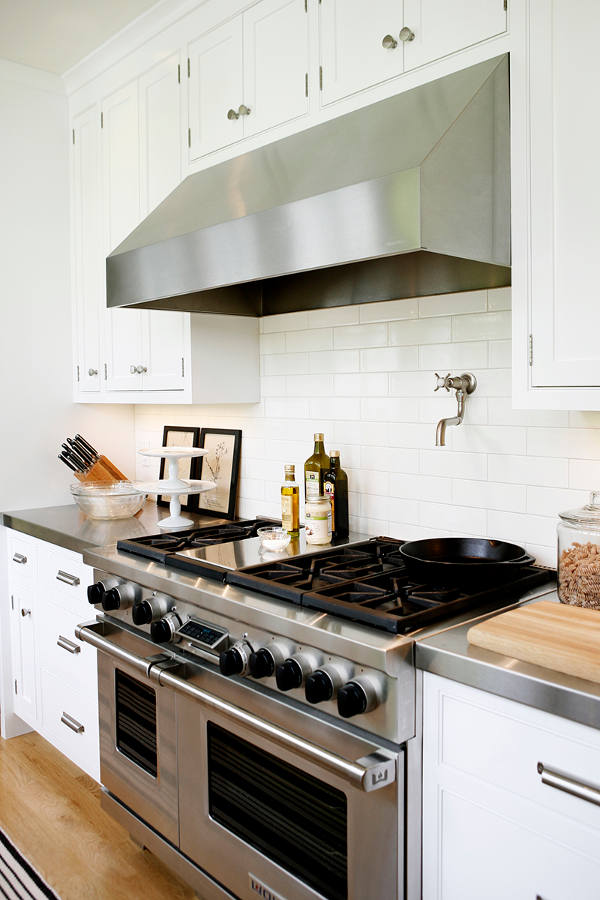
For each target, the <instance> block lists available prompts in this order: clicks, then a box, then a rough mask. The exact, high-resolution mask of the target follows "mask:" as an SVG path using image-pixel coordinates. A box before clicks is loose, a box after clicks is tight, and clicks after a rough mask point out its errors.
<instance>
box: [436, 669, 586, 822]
mask: <svg viewBox="0 0 600 900" xmlns="http://www.w3.org/2000/svg"><path fill="white" fill-rule="evenodd" d="M426 683H427V685H428V687H427V690H429V689H430V688H433V689H434V690H437V691H438V697H437V702H436V703H434V704H432V707H430V708H435V709H436V710H437V716H438V717H439V718H438V723H437V725H438V727H439V735H440V740H439V743H438V749H437V754H438V759H437V767H438V772H439V777H440V778H444V777H445V775H444V773H447V774H448V775H451V774H452V773H462V774H465V775H467V776H470V777H471V778H475V779H477V780H478V781H479V782H480V783H483V784H488V785H490V786H492V787H495V788H500V789H502V790H504V791H508V792H510V793H511V794H512V795H513V796H517V797H521V798H523V799H524V800H527V801H530V802H533V803H535V804H537V805H538V806H540V807H544V808H546V809H547V810H548V811H552V812H555V813H558V814H559V815H560V816H566V817H569V818H570V819H573V820H576V821H578V822H581V823H582V824H584V825H587V826H589V827H592V828H594V829H598V830H600V805H596V803H595V802H593V798H594V794H593V789H594V788H595V789H597V790H598V791H600V766H599V763H600V732H599V731H596V730H595V729H593V728H588V727H586V726H584V725H579V724H577V723H575V722H569V721H567V720H565V719H561V718H559V717H558V716H554V715H551V714H549V713H546V712H543V711H541V710H537V709H532V708H530V707H527V706H524V705H522V704H520V703H515V702H514V701H511V700H505V699H504V698H501V697H496V696H494V695H492V694H487V693H485V692H483V691H479V690H476V689H475V688H470V687H466V686H464V685H460V684H456V683H455V682H448V681H446V680H445V679H437V678H435V677H433V678H432V679H431V680H430V677H429V676H428V678H427V682H426ZM540 766H543V768H544V769H545V770H550V773H552V772H555V773H559V774H562V775H563V776H567V777H568V778H570V779H572V780H574V782H576V785H575V786H576V787H577V785H582V786H583V788H584V792H585V787H586V786H588V787H590V788H592V793H591V794H590V795H588V796H591V797H592V800H590V799H582V798H581V797H578V796H574V795H573V794H571V793H566V792H565V791H564V790H560V789H558V788H557V787H556V786H551V785H548V784H544V783H543V782H542V774H541V772H540V771H539V767H540ZM544 777H545V778H546V779H547V778H548V775H547V774H546V775H545V776H544ZM550 777H552V776H551V775H550ZM596 799H598V800H600V793H599V794H598V795H597V797H596Z"/></svg>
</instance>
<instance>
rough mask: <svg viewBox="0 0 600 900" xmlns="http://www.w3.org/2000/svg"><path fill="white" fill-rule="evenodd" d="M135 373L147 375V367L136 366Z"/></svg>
mask: <svg viewBox="0 0 600 900" xmlns="http://www.w3.org/2000/svg"><path fill="white" fill-rule="evenodd" d="M135 371H136V374H138V375H145V374H146V372H147V371H148V369H147V367H146V366H136V367H135Z"/></svg>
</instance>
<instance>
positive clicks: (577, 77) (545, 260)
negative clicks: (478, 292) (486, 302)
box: [530, 0, 600, 408]
mask: <svg viewBox="0 0 600 900" xmlns="http://www.w3.org/2000/svg"><path fill="white" fill-rule="evenodd" d="M599 29H600V4H598V3H597V2H594V0H578V2H576V3H573V2H572V0H571V2H569V0H552V2H546V3H541V2H534V3H532V4H531V48H530V50H531V56H530V60H531V94H530V110H531V113H530V114H531V120H530V139H531V170H530V172H531V328H532V335H533V348H532V349H533V366H532V373H531V374H532V385H533V386H541V387H548V386H566V387H569V386H577V387H579V386H581V387H583V386H586V385H590V386H598V385H600V346H599V343H598V334H599V333H600V303H598V266H597V261H598V247H599V245H600V222H599V220H598V208H599V206H600V174H599V170H598V146H599V145H600V119H599V117H598V116H597V115H594V114H592V113H591V111H590V106H589V102H590V96H589V90H592V86H593V85H597V84H598V82H599V80H600V56H599V55H598V48H597V35H598V31H599ZM575 59H576V60H577V65H574V64H573V61H574V60H575ZM598 402H600V401H598V400H597V401H596V407H595V408H598Z"/></svg>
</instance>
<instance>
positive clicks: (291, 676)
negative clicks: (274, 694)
mask: <svg viewBox="0 0 600 900" xmlns="http://www.w3.org/2000/svg"><path fill="white" fill-rule="evenodd" d="M319 662H320V659H319V657H318V655H317V654H316V653H315V652H313V651H308V652H301V653H294V655H293V656H289V657H288V658H287V659H286V660H284V662H282V663H281V664H280V665H278V666H277V671H276V672H275V678H276V679H277V687H278V688H279V690H280V691H291V690H292V689H293V688H299V687H301V686H302V682H303V681H304V679H305V678H306V677H307V676H308V675H310V673H311V672H312V671H313V670H314V669H316V668H317V666H318V665H319Z"/></svg>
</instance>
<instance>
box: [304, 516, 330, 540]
mask: <svg viewBox="0 0 600 900" xmlns="http://www.w3.org/2000/svg"><path fill="white" fill-rule="evenodd" d="M304 519H305V534H306V543H307V544H328V543H329V542H330V541H331V512H330V511H329V510H327V511H326V512H325V511H323V512H320V511H319V512H317V513H316V514H315V513H314V512H312V511H311V510H309V509H307V510H306V512H305V516H304Z"/></svg>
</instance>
